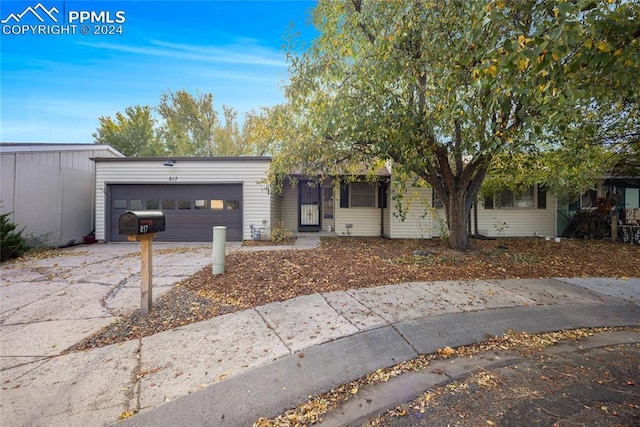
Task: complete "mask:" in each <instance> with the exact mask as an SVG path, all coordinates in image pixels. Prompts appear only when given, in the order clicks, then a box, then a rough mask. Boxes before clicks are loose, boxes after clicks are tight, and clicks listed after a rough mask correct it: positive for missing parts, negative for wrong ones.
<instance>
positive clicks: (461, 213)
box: [447, 188, 469, 251]
mask: <svg viewBox="0 0 640 427" xmlns="http://www.w3.org/2000/svg"><path fill="white" fill-rule="evenodd" d="M466 193H467V192H466V191H465V189H460V188H458V189H455V191H454V192H452V193H450V196H449V206H448V207H447V209H448V210H449V212H448V215H447V216H448V224H447V225H448V227H449V248H451V249H455V250H457V251H466V250H467V249H468V248H469V234H468V233H467V226H468V222H469V216H468V213H469V209H467V203H466V199H467V194H466Z"/></svg>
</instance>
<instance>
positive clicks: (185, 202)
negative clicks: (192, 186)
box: [178, 200, 191, 209]
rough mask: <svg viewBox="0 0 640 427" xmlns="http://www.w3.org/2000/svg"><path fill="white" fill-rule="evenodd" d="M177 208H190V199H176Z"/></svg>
mask: <svg viewBox="0 0 640 427" xmlns="http://www.w3.org/2000/svg"><path fill="white" fill-rule="evenodd" d="M178 209H191V200H178Z"/></svg>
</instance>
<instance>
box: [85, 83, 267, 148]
mask: <svg viewBox="0 0 640 427" xmlns="http://www.w3.org/2000/svg"><path fill="white" fill-rule="evenodd" d="M265 110H266V111H270V109H265ZM154 111H155V112H157V113H158V115H159V117H158V119H156V118H155V117H154V116H153V114H152V112H154ZM222 117H223V121H222V122H221V121H220V120H219V119H218V112H217V111H216V110H215V109H214V106H213V94H211V93H205V94H201V93H199V92H197V93H196V95H195V96H194V95H192V94H190V93H189V92H187V91H185V90H178V91H176V92H172V91H167V92H163V93H162V95H161V98H160V104H159V105H158V106H157V107H155V108H151V107H147V106H145V107H140V106H135V107H128V108H127V109H125V112H124V113H121V112H117V113H116V115H115V118H111V117H100V127H99V128H98V129H97V131H96V133H94V134H93V137H94V140H95V142H96V143H99V144H110V145H112V146H113V147H115V148H117V149H118V150H120V151H121V152H122V153H123V154H125V155H127V156H165V155H171V156H242V155H251V154H264V152H265V151H264V150H265V148H266V145H265V144H263V143H261V142H260V140H259V138H260V135H258V134H257V133H256V129H261V130H262V129H263V127H264V126H265V125H266V117H265V116H264V114H258V113H255V112H254V111H251V112H249V113H247V114H245V124H247V125H246V126H241V125H240V123H239V122H238V113H237V112H236V111H235V110H234V109H233V108H232V107H230V106H227V105H224V104H223V105H222ZM258 123H260V125H259V126H258Z"/></svg>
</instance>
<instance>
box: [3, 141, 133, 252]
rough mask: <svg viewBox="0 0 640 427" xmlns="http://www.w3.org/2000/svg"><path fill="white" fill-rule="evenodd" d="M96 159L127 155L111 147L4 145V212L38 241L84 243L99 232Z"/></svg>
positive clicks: (32, 238)
mask: <svg viewBox="0 0 640 427" xmlns="http://www.w3.org/2000/svg"><path fill="white" fill-rule="evenodd" d="M91 157H103V158H109V157H112V158H120V157H124V156H123V154H122V153H120V152H118V151H117V150H116V149H114V148H113V147H111V146H109V145H98V144H27V143H0V211H1V212H2V213H7V212H12V214H11V221H12V222H14V223H15V224H17V225H18V229H21V228H23V227H24V232H23V235H24V236H25V237H27V238H28V239H30V240H32V241H33V242H34V243H37V244H47V245H52V246H59V245H66V244H69V243H81V242H82V241H83V236H86V235H88V234H90V233H91V231H92V230H93V229H94V224H93V218H94V217H95V211H94V200H95V195H94V191H95V169H94V163H93V162H92V161H91V160H90V158H91Z"/></svg>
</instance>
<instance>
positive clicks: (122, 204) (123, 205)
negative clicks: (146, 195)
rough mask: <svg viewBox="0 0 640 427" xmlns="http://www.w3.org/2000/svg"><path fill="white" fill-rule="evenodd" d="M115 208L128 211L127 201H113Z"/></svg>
mask: <svg viewBox="0 0 640 427" xmlns="http://www.w3.org/2000/svg"><path fill="white" fill-rule="evenodd" d="M113 208H114V209H127V201H126V200H122V199H118V200H114V201H113Z"/></svg>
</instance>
